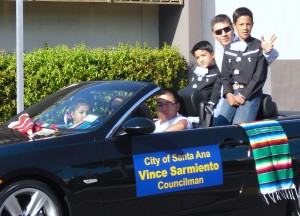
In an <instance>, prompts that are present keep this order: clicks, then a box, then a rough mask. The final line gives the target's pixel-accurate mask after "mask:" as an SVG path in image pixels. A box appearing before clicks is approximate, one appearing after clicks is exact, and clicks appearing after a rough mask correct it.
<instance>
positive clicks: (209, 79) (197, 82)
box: [188, 41, 222, 108]
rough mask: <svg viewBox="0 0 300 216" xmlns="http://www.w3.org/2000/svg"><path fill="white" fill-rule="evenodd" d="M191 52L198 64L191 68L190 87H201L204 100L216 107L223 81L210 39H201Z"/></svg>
mask: <svg viewBox="0 0 300 216" xmlns="http://www.w3.org/2000/svg"><path fill="white" fill-rule="evenodd" d="M191 53H192V54H193V56H194V57H195V58H196V61H197V64H198V66H194V67H192V70H189V74H188V76H189V83H188V87H191V88H197V89H199V90H200V91H201V93H202V95H203V98H204V101H207V102H208V103H209V104H210V105H211V108H214V107H215V106H216V105H217V103H218V101H219V99H220V98H221V93H220V92H221V86H222V83H221V77H220V75H221V73H220V70H219V68H218V66H217V65H216V62H215V52H214V49H213V46H212V45H211V44H210V43H209V42H208V41H200V42H198V43H196V44H195V45H194V47H193V48H192V50H191Z"/></svg>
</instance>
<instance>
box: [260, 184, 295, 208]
mask: <svg viewBox="0 0 300 216" xmlns="http://www.w3.org/2000/svg"><path fill="white" fill-rule="evenodd" d="M262 195H263V197H264V198H265V201H266V203H267V204H268V205H269V204H270V203H269V200H272V201H273V202H274V203H276V202H277V201H280V200H283V199H284V200H296V198H299V195H298V193H297V190H296V188H295V187H294V188H291V189H286V190H280V191H276V192H273V193H268V194H262Z"/></svg>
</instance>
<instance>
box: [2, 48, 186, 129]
mask: <svg viewBox="0 0 300 216" xmlns="http://www.w3.org/2000/svg"><path fill="white" fill-rule="evenodd" d="M186 70H187V63H186V60H185V59H184V58H183V56H182V55H181V54H180V53H179V50H178V49H177V48H174V47H171V46H169V45H167V44H165V45H164V46H163V47H162V48H161V49H158V48H156V49H151V48H149V47H148V46H147V45H146V44H144V45H143V46H141V45H140V44H138V43H137V44H136V45H135V46H131V45H129V44H122V43H120V44H119V45H118V46H117V47H115V46H111V47H108V48H107V49H104V48H93V49H91V48H87V47H86V46H85V45H84V44H81V45H77V46H75V47H74V48H69V47H67V46H56V47H54V48H50V47H49V46H46V47H45V48H43V49H37V50H34V51H33V52H31V53H27V54H25V55H24V106H25V107H28V106H30V105H31V104H33V103H36V102H37V101H40V100H41V99H42V98H44V97H46V96H47V95H49V94H51V93H53V92H56V91H57V90H59V89H61V88H63V87H65V86H67V85H69V84H72V83H76V82H80V81H87V80H140V81H149V82H153V83H155V84H157V85H159V86H162V87H173V88H175V89H176V90H178V89H181V88H183V87H185V86H186V84H187V74H186ZM0 85H1V86H2V88H1V89H0V95H1V97H0V102H1V106H0V123H3V122H4V121H6V120H8V119H9V118H10V117H12V116H13V115H15V114H16V56H15V54H9V53H7V52H5V51H2V52H0Z"/></svg>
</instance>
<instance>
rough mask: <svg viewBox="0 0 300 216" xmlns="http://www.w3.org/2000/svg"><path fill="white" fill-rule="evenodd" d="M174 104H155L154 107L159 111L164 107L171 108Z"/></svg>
mask: <svg viewBox="0 0 300 216" xmlns="http://www.w3.org/2000/svg"><path fill="white" fill-rule="evenodd" d="M175 104H177V103H172V102H167V103H157V104H156V107H157V108H158V109H161V108H163V107H164V106H165V107H167V108H171V107H172V106H173V105H175Z"/></svg>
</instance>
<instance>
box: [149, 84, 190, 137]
mask: <svg viewBox="0 0 300 216" xmlns="http://www.w3.org/2000/svg"><path fill="white" fill-rule="evenodd" d="M179 107H180V103H179V96H178V93H177V91H175V90H174V89H171V88H166V89H161V90H160V91H159V92H158V93H157V95H156V110H157V116H158V120H157V121H156V122H155V131H154V133H157V132H163V131H174V130H185V129H190V128H192V127H193V126H192V123H191V122H190V121H189V120H188V119H187V118H186V117H183V116H182V115H179V114H178V111H179Z"/></svg>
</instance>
